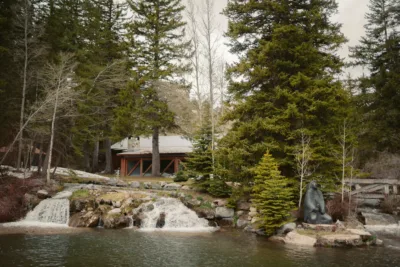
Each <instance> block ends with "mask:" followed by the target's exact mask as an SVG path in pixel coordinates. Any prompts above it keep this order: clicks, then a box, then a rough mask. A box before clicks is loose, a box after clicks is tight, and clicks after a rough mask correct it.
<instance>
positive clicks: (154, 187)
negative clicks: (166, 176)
mask: <svg viewBox="0 0 400 267" xmlns="http://www.w3.org/2000/svg"><path fill="white" fill-rule="evenodd" d="M151 188H152V189H155V190H160V189H161V188H162V186H161V184H160V183H152V184H151Z"/></svg>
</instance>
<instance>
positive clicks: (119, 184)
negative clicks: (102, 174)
mask: <svg viewBox="0 0 400 267" xmlns="http://www.w3.org/2000/svg"><path fill="white" fill-rule="evenodd" d="M116 186H118V187H128V183H127V182H124V181H122V180H118V181H117V184H116Z"/></svg>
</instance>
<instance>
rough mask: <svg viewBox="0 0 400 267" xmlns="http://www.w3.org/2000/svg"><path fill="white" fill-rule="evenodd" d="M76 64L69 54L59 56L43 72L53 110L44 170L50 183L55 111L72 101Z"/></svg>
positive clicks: (46, 90) (47, 94) (47, 95)
mask: <svg viewBox="0 0 400 267" xmlns="http://www.w3.org/2000/svg"><path fill="white" fill-rule="evenodd" d="M75 67H76V63H75V62H74V61H73V56H72V55H71V54H61V55H60V59H59V62H58V63H57V64H56V63H53V64H48V68H47V69H46V70H45V71H44V73H43V76H44V81H45V85H46V88H45V92H46V98H50V99H52V101H51V102H52V104H53V105H52V106H53V110H52V113H51V130H50V144H49V149H48V153H49V155H48V162H47V168H46V181H47V183H50V167H51V162H52V154H53V145H54V134H55V126H56V119H57V111H58V109H59V107H60V105H62V104H63V103H65V102H68V101H70V100H71V99H73V97H72V96H73V95H75V94H76V92H75V91H74V90H73V87H74V85H75V84H74V80H73V76H74V69H75Z"/></svg>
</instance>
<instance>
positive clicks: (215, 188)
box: [201, 179, 232, 197]
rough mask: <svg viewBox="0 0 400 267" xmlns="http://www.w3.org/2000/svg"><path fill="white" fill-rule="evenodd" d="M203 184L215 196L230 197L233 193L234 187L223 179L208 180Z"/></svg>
mask: <svg viewBox="0 0 400 267" xmlns="http://www.w3.org/2000/svg"><path fill="white" fill-rule="evenodd" d="M201 186H202V188H204V189H205V190H206V191H207V192H208V193H209V194H210V195H212V196H215V197H229V196H230V195H231V193H232V188H231V187H229V186H228V185H227V184H226V183H225V182H224V181H223V180H221V179H213V180H206V181H204V182H203V183H202V184H201Z"/></svg>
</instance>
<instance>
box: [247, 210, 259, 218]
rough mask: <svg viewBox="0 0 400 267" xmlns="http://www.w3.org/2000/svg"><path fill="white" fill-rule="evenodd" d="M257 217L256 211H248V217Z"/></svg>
mask: <svg viewBox="0 0 400 267" xmlns="http://www.w3.org/2000/svg"><path fill="white" fill-rule="evenodd" d="M257 215H258V212H257V211H250V212H249V216H250V217H255V216H257Z"/></svg>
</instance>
